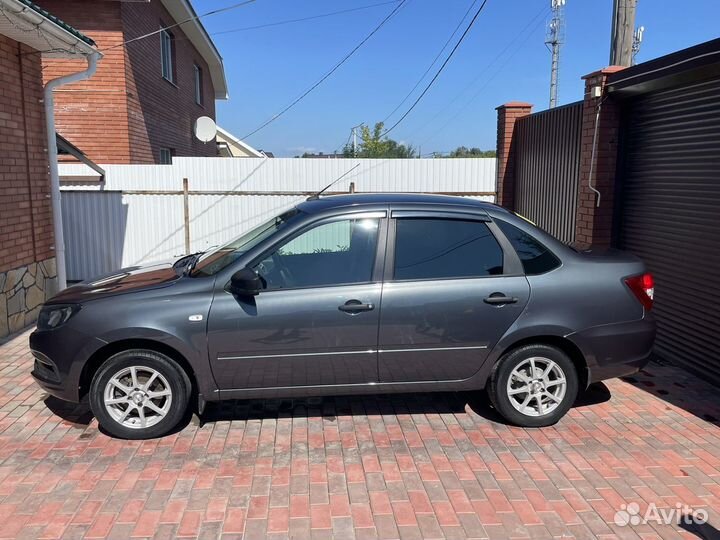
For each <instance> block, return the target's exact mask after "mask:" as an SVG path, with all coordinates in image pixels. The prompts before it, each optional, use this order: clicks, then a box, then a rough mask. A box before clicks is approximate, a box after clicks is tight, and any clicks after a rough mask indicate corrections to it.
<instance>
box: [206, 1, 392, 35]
mask: <svg viewBox="0 0 720 540" xmlns="http://www.w3.org/2000/svg"><path fill="white" fill-rule="evenodd" d="M398 2H400V0H390V1H389V2H380V3H377V4H369V5H366V6H358V7H355V8H350V9H343V10H340V11H331V12H329V13H321V14H319V15H311V16H309V17H302V18H300V19H287V20H284V21H277V22H273V23H266V24H259V25H256V26H244V27H241V28H231V29H229V30H221V31H219V32H213V33H212V34H211V35H213V36H221V35H223V34H232V33H235V32H246V31H248V30H258V29H260V28H269V27H271V26H280V25H283V24H291V23H297V22H304V21H311V20H314V19H322V18H325V17H332V16H333V15H342V14H344V13H352V12H354V11H361V10H365V9H370V8H374V7H379V6H386V5H388V4H396V3H398Z"/></svg>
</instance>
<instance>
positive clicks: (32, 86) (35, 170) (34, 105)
mask: <svg viewBox="0 0 720 540" xmlns="http://www.w3.org/2000/svg"><path fill="white" fill-rule="evenodd" d="M20 52H22V53H29V52H32V49H30V48H29V47H26V46H25V45H20V44H18V43H17V42H16V41H13V40H11V39H9V38H7V37H5V36H2V35H0V95H1V96H2V99H0V271H6V270H9V269H12V268H16V267H18V266H22V265H24V264H27V263H29V262H32V261H39V260H43V259H46V258H49V257H51V256H53V251H52V247H53V243H54V238H53V228H52V209H51V204H50V198H49V194H50V181H49V176H48V167H47V154H46V138H45V113H44V110H43V104H42V95H43V86H42V75H41V71H40V70H41V67H40V56H39V55H37V54H23V56H18V53H20Z"/></svg>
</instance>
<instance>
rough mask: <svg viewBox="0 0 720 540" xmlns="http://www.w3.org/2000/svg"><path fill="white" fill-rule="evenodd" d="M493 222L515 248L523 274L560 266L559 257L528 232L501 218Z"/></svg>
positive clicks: (541, 272) (537, 272)
mask: <svg viewBox="0 0 720 540" xmlns="http://www.w3.org/2000/svg"><path fill="white" fill-rule="evenodd" d="M495 224H496V225H497V226H498V227H499V228H500V230H501V231H502V232H503V234H504V235H505V236H506V237H507V239H508V240H509V241H510V243H511V244H512V246H513V247H514V248H515V251H516V252H517V254H518V257H519V258H520V262H522V265H523V269H524V270H525V274H527V275H529V276H534V275H538V274H544V273H545V272H549V271H550V270H554V269H555V268H557V267H558V266H560V259H558V258H557V257H556V256H555V255H554V254H553V253H552V251H550V250H549V249H548V248H546V247H545V246H544V245H543V244H541V243H540V242H539V241H538V240H536V239H535V238H534V237H533V236H531V235H530V234H528V233H526V232H525V231H522V230H520V229H519V228H517V227H516V226H515V225H511V224H510V223H508V222H507V221H503V220H501V219H496V220H495Z"/></svg>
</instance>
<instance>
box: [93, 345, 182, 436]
mask: <svg viewBox="0 0 720 540" xmlns="http://www.w3.org/2000/svg"><path fill="white" fill-rule="evenodd" d="M190 390H191V385H190V381H189V379H188V377H187V374H186V373H185V372H184V371H183V369H182V368H181V367H180V366H178V365H177V363H176V362H175V361H173V360H172V359H171V358H169V357H167V356H165V355H163V354H160V353H158V352H155V351H151V350H145V349H133V350H127V351H122V352H120V353H117V354H115V355H114V356H112V357H110V358H109V359H108V360H107V361H106V362H105V363H104V364H103V365H102V366H101V367H100V369H99V370H98V371H97V373H95V376H94V377H93V379H92V383H91V385H90V396H89V399H90V407H91V409H92V411H93V414H94V415H95V417H96V418H97V419H98V422H99V423H100V426H101V427H102V428H103V429H104V430H105V431H107V432H108V433H110V434H111V435H114V436H116V437H121V438H124V439H151V438H153V437H159V436H161V435H165V434H166V433H167V432H168V431H170V430H171V429H173V428H174V427H175V426H177V424H178V423H179V422H180V420H182V418H183V416H184V415H185V412H186V410H187V406H188V402H189V399H190Z"/></svg>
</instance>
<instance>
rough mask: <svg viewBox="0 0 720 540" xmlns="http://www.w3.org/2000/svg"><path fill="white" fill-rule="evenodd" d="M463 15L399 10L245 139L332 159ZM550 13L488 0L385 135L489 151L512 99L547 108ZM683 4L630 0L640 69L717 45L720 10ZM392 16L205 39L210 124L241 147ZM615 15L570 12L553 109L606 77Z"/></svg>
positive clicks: (308, 6) (380, 11) (248, 12)
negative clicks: (213, 116) (212, 93)
mask: <svg viewBox="0 0 720 540" xmlns="http://www.w3.org/2000/svg"><path fill="white" fill-rule="evenodd" d="M381 1H383V0H342V1H340V0H335V1H331V0H257V2H255V3H254V4H250V5H248V6H245V7H241V8H238V9H236V10H232V11H230V12H227V13H223V14H220V15H216V16H211V17H207V18H205V19H204V21H203V22H204V24H205V27H206V28H207V30H208V32H210V34H211V35H212V34H213V33H215V32H220V31H224V30H232V29H236V28H241V27H247V26H253V25H261V24H267V23H273V22H277V21H282V20H286V19H294V18H301V17H308V16H312V15H318V14H323V13H328V12H332V11H338V10H342V9H349V8H353V7H359V6H367V5H370V4H376V3H379V2H381ZM232 3H234V2H233V1H232V0H195V1H194V6H195V8H196V10H197V11H198V13H202V12H205V11H209V10H210V9H213V8H218V7H222V6H226V5H230V4H232ZM471 3H472V0H445V1H442V2H441V1H439V0H407V2H406V5H405V6H403V8H402V9H401V10H400V11H398V13H397V14H396V15H395V17H393V18H392V19H391V20H390V21H389V22H388V23H387V24H386V25H385V26H384V27H383V28H382V29H381V30H380V31H379V32H378V33H376V34H375V35H374V36H373V37H372V38H371V39H370V40H369V41H368V42H367V43H366V44H365V45H364V46H363V47H362V48H361V49H360V50H359V51H358V52H357V53H356V54H355V55H354V56H353V57H352V58H351V59H350V60H349V61H348V62H347V63H345V64H344V65H343V66H342V67H340V69H339V70H338V71H336V72H335V73H334V74H333V75H332V76H331V77H330V78H329V79H328V80H327V81H325V82H324V83H323V84H322V85H321V86H320V87H318V88H317V89H316V90H315V91H314V92H313V93H311V94H310V95H309V96H308V97H306V98H305V99H304V100H303V101H302V102H300V103H299V104H298V105H297V106H295V107H294V108H293V109H291V110H290V111H289V112H288V113H286V114H285V115H284V116H282V117H280V118H279V119H277V120H276V121H275V122H273V123H272V124H271V125H270V126H268V127H267V128H265V129H263V130H262V131H260V132H258V133H257V134H255V135H253V136H252V137H250V138H248V139H247V141H248V142H249V143H250V144H251V145H253V146H255V147H256V148H261V149H265V150H270V151H273V152H275V155H277V156H293V155H296V154H301V153H302V152H303V151H313V152H316V151H324V152H332V151H333V150H335V149H336V148H338V147H340V146H341V145H342V144H343V143H344V142H345V141H346V140H347V138H348V135H349V133H350V128H351V127H352V126H354V125H356V124H360V123H361V122H365V123H368V124H373V123H374V122H376V121H379V120H382V119H383V118H384V117H386V116H387V115H388V114H389V113H390V112H391V111H392V110H393V109H394V108H395V107H396V106H397V104H398V103H399V102H400V100H402V99H403V97H405V95H406V94H407V92H408V91H409V90H410V89H411V88H412V87H413V85H414V84H415V82H416V81H417V79H418V78H419V77H420V75H422V73H423V72H424V71H425V70H426V69H427V67H428V65H429V63H430V62H431V61H432V59H433V58H434V57H435V55H436V54H437V53H438V51H439V50H440V48H441V47H442V45H443V44H444V43H445V41H446V40H447V38H448V36H449V35H450V33H451V32H452V31H453V29H454V28H455V26H456V25H457V23H458V21H459V20H460V18H461V17H462V15H463V14H464V13H465V11H466V10H467V8H468V6H469V5H470V4H471ZM549 4H550V2H549V0H489V2H488V4H487V6H486V8H485V10H484V12H483V13H482V14H481V15H480V18H479V19H478V20H477V22H476V24H475V26H474V27H473V29H472V30H471V32H470V34H469V35H468V37H467V38H466V39H465V41H464V42H463V44H462V45H461V48H460V49H459V50H458V52H457V53H456V54H455V56H454V58H453V59H452V61H451V63H450V64H449V65H448V67H447V68H446V69H445V71H444V72H443V73H442V74H441V75H440V78H439V79H438V80H437V81H436V83H435V85H434V86H433V87H432V89H431V90H430V92H429V93H428V94H427V95H426V96H425V98H424V99H423V100H422V101H421V102H420V104H419V105H418V106H417V107H416V108H415V110H414V111H413V112H412V113H411V114H410V116H408V117H407V118H406V119H405V121H403V123H402V124H400V125H399V126H398V127H397V128H396V129H395V130H394V131H393V132H392V134H391V136H392V137H393V138H394V139H396V140H399V141H402V142H406V143H409V144H412V145H414V146H415V147H420V149H421V151H422V153H427V152H433V151H448V150H452V149H454V148H456V147H457V146H460V145H465V146H478V147H481V148H484V149H492V148H494V146H495V107H496V106H497V105H499V104H501V103H504V102H506V101H512V100H522V101H528V102H530V103H533V104H534V105H535V110H540V109H545V108H547V105H548V98H549V90H548V87H549V77H550V54H549V52H548V51H547V49H546V47H545V44H544V36H545V23H546V22H547V20H548V18H549V12H550V10H549ZM478 5H479V3H478ZM682 6H683V3H682V2H677V1H672V2H671V1H670V0H640V1H639V6H638V16H637V24H638V25H643V26H645V39H644V42H643V45H642V49H641V51H640V54H639V55H638V61H640V62H642V61H644V60H649V59H651V58H655V57H657V56H661V55H663V54H667V53H669V52H672V51H675V50H677V49H681V48H685V47H688V46H690V45H695V44H697V43H701V42H703V41H707V40H710V39H714V38H716V37H718V26H717V21H718V20H720V2H718V1H717V0H692V2H688V3H687V6H688V7H690V6H691V8H688V9H685V10H683V9H681V7H682ZM393 7H394V5H393V4H388V5H382V6H377V7H373V8H369V9H364V10H361V11H354V12H352V13H346V14H343V15H336V16H333V17H327V18H323V19H316V20H311V21H306V22H300V23H295V24H287V25H280V26H276V27H269V28H262V29H257V30H248V31H241V32H233V33H227V34H219V35H215V36H213V39H214V41H215V43H216V45H217V46H218V48H219V50H220V53H221V54H222V56H223V58H224V62H225V69H226V73H227V78H228V84H229V91H230V99H229V100H228V101H225V102H222V101H220V102H217V120H218V123H219V124H220V125H222V126H223V127H224V128H225V129H227V130H229V131H231V132H232V133H234V134H235V135H237V136H238V137H244V136H245V135H246V134H247V133H249V132H250V131H252V130H253V129H255V128H256V127H257V126H259V125H260V124H261V123H263V122H264V121H265V120H267V119H268V118H269V117H272V116H273V115H274V114H275V113H277V112H278V111H280V110H281V109H282V108H283V107H284V106H285V105H287V104H288V103H290V102H291V101H292V100H293V99H294V98H295V97H297V96H298V95H299V94H300V93H302V92H303V91H304V90H305V89H307V88H308V87H309V86H310V85H312V84H313V83H314V82H315V81H317V80H318V79H319V78H320V77H321V76H322V75H323V74H325V72H326V71H328V70H329V69H330V68H331V67H332V66H333V65H334V64H335V63H336V62H337V61H338V60H340V59H341V58H342V57H343V56H345V55H346V54H347V53H348V52H349V51H350V50H351V49H352V48H353V47H354V46H355V45H356V44H357V43H358V42H359V41H360V40H362V39H363V38H364V37H365V36H366V35H367V34H368V33H369V32H370V31H371V30H372V29H373V28H374V27H375V26H376V25H377V24H378V23H379V22H380V21H381V20H382V19H383V18H384V17H385V16H386V15H387V14H388V13H389V12H390V11H391V10H392V9H393ZM611 11H612V0H567V5H566V9H565V16H566V31H565V45H564V46H563V49H562V52H561V60H560V86H559V102H560V103H561V104H562V103H569V102H572V101H575V100H578V99H580V97H581V93H582V84H581V82H580V77H581V76H582V75H585V74H587V73H589V72H591V71H594V70H595V69H598V68H601V67H604V66H605V65H607V63H608V56H609V35H610V18H611ZM431 73H432V72H431ZM424 84H425V83H423V84H422V85H421V86H420V88H423V87H424ZM411 102H412V100H409V101H408V102H407V103H406V105H405V107H406V106H408V105H409V104H410V103H411ZM403 110H404V108H401V109H400V111H399V112H398V113H396V115H395V116H394V117H393V118H391V120H390V121H389V123H392V120H393V119H396V118H397V117H398V116H399V114H401V112H402V111H403Z"/></svg>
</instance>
